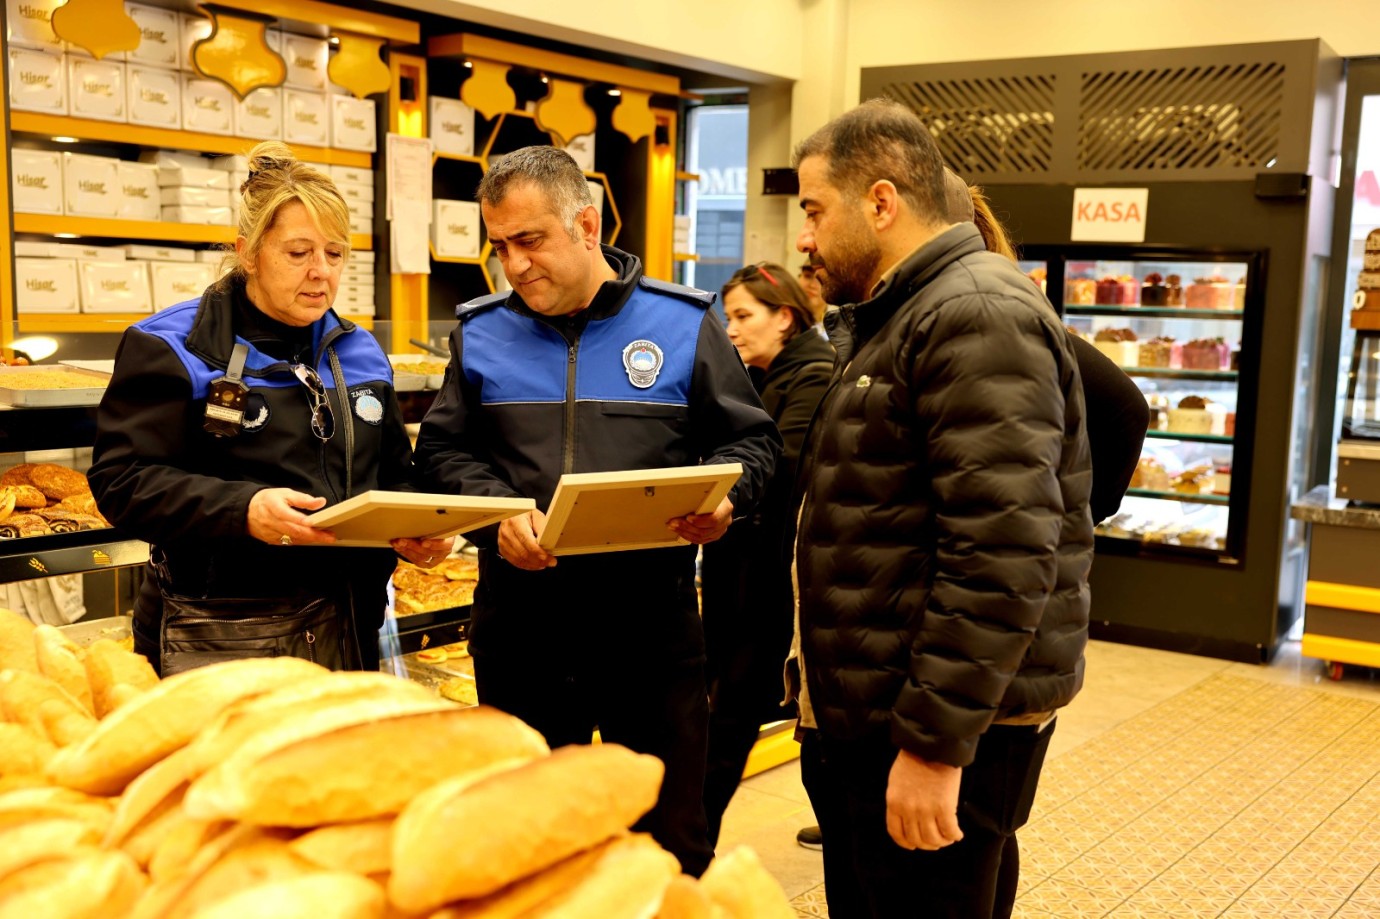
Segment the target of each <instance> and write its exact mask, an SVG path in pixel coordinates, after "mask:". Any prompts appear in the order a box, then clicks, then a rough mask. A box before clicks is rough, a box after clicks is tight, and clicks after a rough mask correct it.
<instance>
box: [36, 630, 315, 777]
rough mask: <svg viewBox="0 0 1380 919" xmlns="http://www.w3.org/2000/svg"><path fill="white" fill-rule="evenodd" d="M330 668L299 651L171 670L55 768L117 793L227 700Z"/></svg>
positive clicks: (54, 772) (63, 754) (53, 773)
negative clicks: (299, 655) (294, 654)
mask: <svg viewBox="0 0 1380 919" xmlns="http://www.w3.org/2000/svg"><path fill="white" fill-rule="evenodd" d="M324 670H325V668H323V667H320V666H318V665H316V664H313V663H311V662H309V661H304V660H300V659H298V658H295V657H273V658H255V659H248V660H237V661H227V662H226V663H223V664H220V665H219V666H216V667H204V668H201V669H198V670H188V671H186V672H185V673H179V674H177V675H175V676H171V677H169V678H168V679H166V680H163V681H162V682H161V683H159V684H158V685H157V686H155V687H153V688H152V689H150V690H149V691H148V692H145V693H143V694H142V695H140V696H139V697H138V698H137V699H135V700H134V701H132V702H130V703H129V704H128V705H125V706H122V707H121V708H120V709H118V710H116V711H114V712H111V713H110V714H109V715H107V716H106V718H105V719H104V720H102V721H101V722H100V724H99V725H98V726H97V728H96V730H95V731H93V732H92V733H91V735H90V736H89V737H87V738H86V740H85V741H83V742H82V743H80V744H76V745H74V746H72V747H68V748H66V749H64V750H60V751H59V752H58V755H57V756H55V757H54V758H53V761H52V762H51V763H50V764H49V768H48V774H49V775H50V777H52V778H53V779H54V780H55V781H57V782H60V783H61V784H63V785H66V786H68V787H69V788H78V789H81V790H82V791H87V792H90V793H92V794H105V795H113V794H118V793H119V792H121V791H122V790H124V787H125V786H126V785H128V784H129V783H130V781H131V780H133V779H134V777H135V776H137V775H138V774H139V773H141V772H143V771H144V770H145V769H147V768H148V767H149V766H152V765H153V764H154V763H156V762H158V761H159V760H161V759H163V758H164V757H165V756H167V755H168V754H170V753H172V752H174V751H175V750H178V749H180V748H181V747H184V746H186V744H187V743H188V741H190V740H191V739H192V738H193V737H195V736H196V734H197V733H198V732H199V731H200V730H201V728H202V727H204V726H205V725H206V722H207V721H208V720H209V719H212V718H215V717H216V716H217V715H218V714H220V712H221V711H222V710H224V709H225V708H226V707H227V706H229V705H231V704H232V703H234V702H236V701H238V700H240V699H243V698H245V697H247V696H252V695H258V694H260V693H263V692H267V691H268V690H270V689H274V688H277V687H279V686H284V685H287V684H288V683H291V682H294V681H296V680H303V679H307V678H309V677H313V676H318V675H320V674H321V673H323V672H324Z"/></svg>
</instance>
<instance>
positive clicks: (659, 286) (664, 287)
mask: <svg viewBox="0 0 1380 919" xmlns="http://www.w3.org/2000/svg"><path fill="white" fill-rule="evenodd" d="M637 283H639V284H641V285H642V286H643V287H645V288H647V289H648V290H654V291H656V292H657V293H659V294H669V295H670V296H672V297H679V298H680V299H682V300H689V301H690V302H691V303H698V304H699V305H700V306H703V307H710V306H713V305H714V301H715V300H718V299H719V295H718V294H716V293H714V292H713V291H709V290H696V289H695V288H693V287H686V286H685V285H683V284H672V283H671V282H670V281H659V280H657V279H656V278H649V277H647V276H646V275H645V274H644V275H643V276H642V277H641V278H639V279H638V282H637Z"/></svg>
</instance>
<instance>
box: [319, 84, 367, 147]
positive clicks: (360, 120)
mask: <svg viewBox="0 0 1380 919" xmlns="http://www.w3.org/2000/svg"><path fill="white" fill-rule="evenodd" d="M329 98H330V100H331V146H333V147H337V148H339V149H341V150H362V151H365V152H368V153H373V152H374V150H375V149H376V148H377V140H376V139H375V124H374V100H372V99H356V98H355V97H354V96H330V97H329Z"/></svg>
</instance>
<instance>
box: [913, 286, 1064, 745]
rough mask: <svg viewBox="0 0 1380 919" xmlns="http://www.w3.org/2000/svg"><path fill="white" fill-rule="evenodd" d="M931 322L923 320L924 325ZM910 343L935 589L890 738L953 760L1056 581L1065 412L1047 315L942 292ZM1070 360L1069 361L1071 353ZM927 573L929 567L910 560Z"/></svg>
mask: <svg viewBox="0 0 1380 919" xmlns="http://www.w3.org/2000/svg"><path fill="white" fill-rule="evenodd" d="M926 326H928V328H926ZM919 331H920V334H918V335H916V336H915V337H914V338H913V339H912V344H911V347H912V348H914V349H916V350H914V351H913V353H912V354H911V355H905V356H903V357H904V362H905V365H907V366H910V367H912V368H913V370H912V378H911V392H912V393H915V394H917V395H916V404H915V409H916V413H917V418H918V421H919V424H918V425H917V427H916V429H915V431H916V434H915V436H916V437H917V439H918V442H917V443H916V444H915V449H916V450H917V451H918V452H919V453H921V454H922V455H924V456H925V458H926V467H927V469H928V471H929V473H930V474H931V489H932V499H933V502H934V505H933V509H934V512H933V515H932V518H931V519H932V521H933V526H934V527H935V532H934V533H933V534H931V538H932V539H933V541H934V545H935V554H934V557H933V558H932V560H931V565H932V569H933V570H932V572H930V574H931V577H932V583H933V587H932V589H931V591H930V593H929V597H928V602H927V604H926V607H925V610H924V615H923V620H922V623H921V626H920V629H919V630H918V632H917V633H916V637H915V640H914V642H913V644H912V646H911V659H910V665H909V674H908V678H907V680H906V681H905V683H904V684H903V685H902V688H901V691H900V694H899V696H898V697H897V699H896V702H895V704H894V707H893V709H892V729H891V735H892V740H893V742H894V743H896V745H897V746H899V747H902V748H904V749H907V750H910V751H911V752H913V753H915V754H917V755H919V756H921V757H923V758H924V759H927V760H933V761H938V762H945V763H949V764H951V765H956V766H962V765H965V764H967V763H968V762H970V761H971V760H972V757H973V752H974V750H975V749H976V744H977V740H978V737H979V736H980V735H981V734H982V733H983V732H984V731H985V730H986V729H987V728H988V726H989V725H990V724H991V722H992V720H993V717H994V716H995V713H996V711H997V709H998V706H999V704H1000V703H1001V702H1002V699H1003V696H1004V695H1005V693H1006V691H1007V686H1008V684H1009V683H1010V682H1011V680H1012V678H1013V677H1014V676H1015V675H1016V672H1017V670H1018V669H1019V668H1020V665H1021V661H1022V658H1023V656H1024V655H1025V653H1026V649H1027V648H1028V647H1029V645H1030V643H1031V640H1032V638H1033V637H1034V634H1035V630H1036V628H1037V626H1039V624H1040V620H1041V615H1042V614H1043V612H1044V609H1045V604H1046V602H1047V600H1048V597H1049V595H1050V593H1051V591H1052V590H1053V589H1054V585H1055V582H1056V549H1057V547H1058V546H1059V542H1060V527H1061V523H1062V520H1063V516H1064V498H1063V493H1062V489H1061V484H1060V477H1059V465H1060V462H1061V455H1062V452H1063V449H1064V443H1063V442H1064V437H1065V425H1066V413H1065V399H1064V395H1063V393H1064V389H1063V386H1062V384H1064V383H1066V382H1068V381H1069V380H1070V378H1071V379H1072V380H1075V381H1076V379H1077V377H1076V373H1077V370H1076V367H1061V366H1060V360H1059V357H1058V355H1060V354H1067V352H1066V351H1064V347H1065V346H1064V345H1063V343H1062V342H1061V341H1052V340H1051V336H1052V335H1053V334H1055V333H1059V334H1062V330H1059V329H1058V328H1057V327H1056V326H1053V325H1052V324H1050V323H1044V322H1041V321H1040V319H1039V317H1038V316H1037V314H1036V313H1035V311H1033V310H1031V309H1030V308H1029V307H1028V306H1027V305H1026V304H1024V303H1021V302H1019V301H1014V300H1009V299H1007V298H1005V297H1001V296H996V295H992V294H986V295H974V294H969V295H964V296H959V297H955V298H953V299H950V300H948V301H947V302H945V303H944V304H942V305H941V306H939V307H938V308H937V309H935V310H934V311H933V312H932V313H931V315H930V316H929V317H926V319H925V320H923V321H922V323H921V328H920V330H919ZM1070 363H1072V361H1070ZM914 576H915V577H916V578H924V577H925V572H923V571H916V572H914Z"/></svg>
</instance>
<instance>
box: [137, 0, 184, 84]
mask: <svg viewBox="0 0 1380 919" xmlns="http://www.w3.org/2000/svg"><path fill="white" fill-rule="evenodd" d="M125 12H127V13H129V17H130V18H131V19H133V20H134V22H135V24H136V25H138V26H139V47H137V48H135V49H134V50H133V51H130V52H129V53H128V55H127V60H128V61H129V62H130V63H131V64H139V65H142V66H146V67H162V68H165V69H167V70H176V69H177V45H178V40H179V28H178V21H177V13H175V12H174V11H172V10H164V9H159V8H158V7H156V6H144V5H142V4H139V3H126V4H125Z"/></svg>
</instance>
